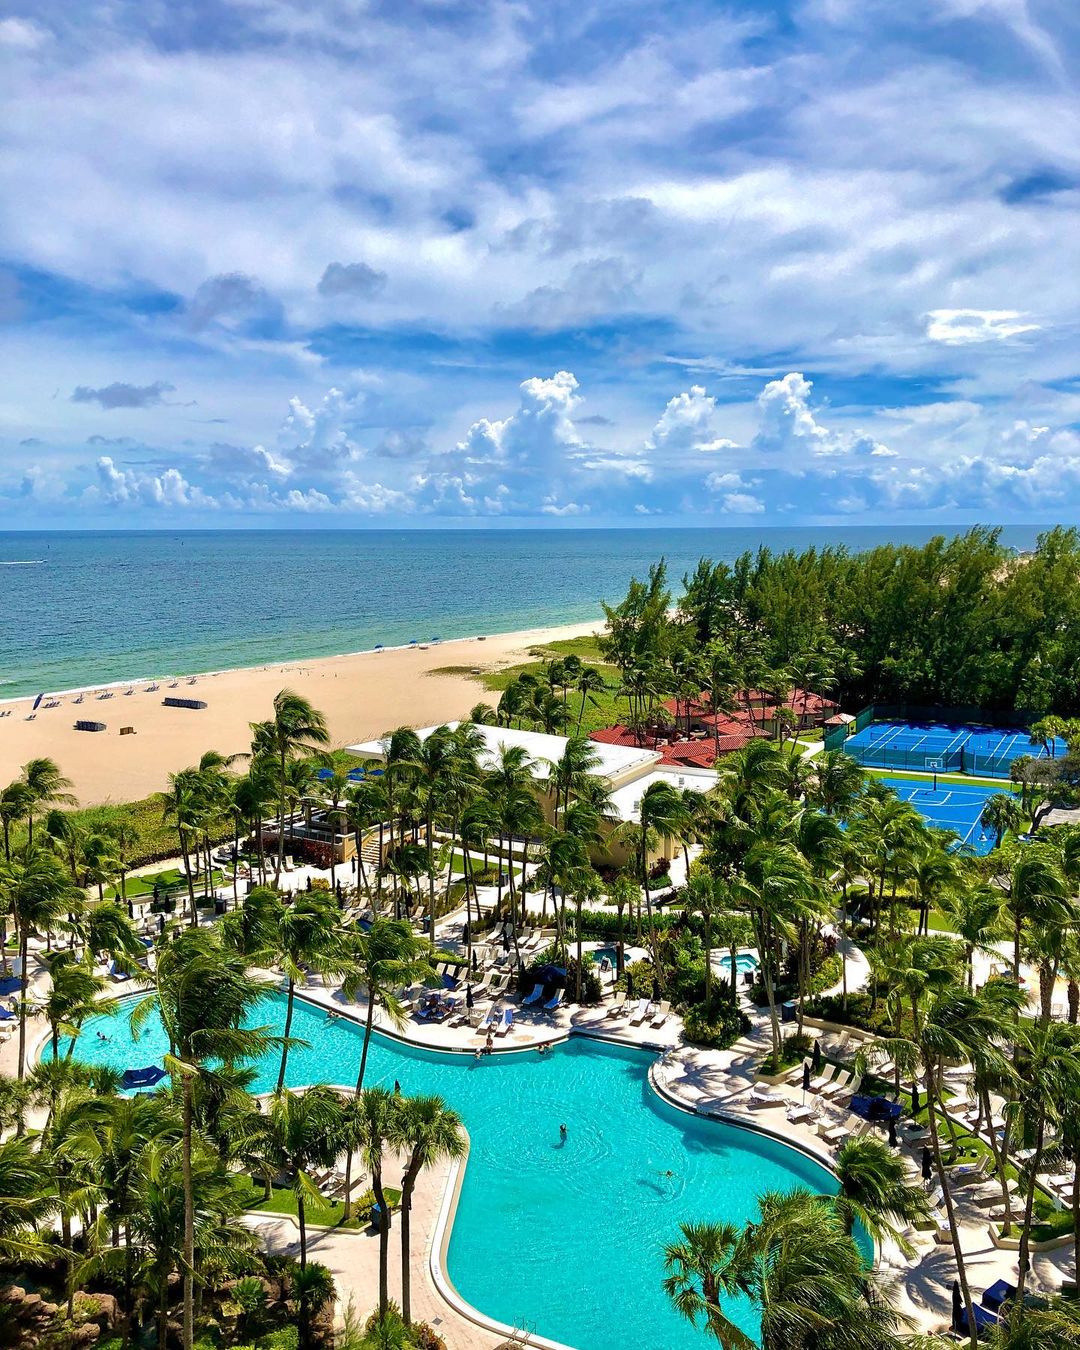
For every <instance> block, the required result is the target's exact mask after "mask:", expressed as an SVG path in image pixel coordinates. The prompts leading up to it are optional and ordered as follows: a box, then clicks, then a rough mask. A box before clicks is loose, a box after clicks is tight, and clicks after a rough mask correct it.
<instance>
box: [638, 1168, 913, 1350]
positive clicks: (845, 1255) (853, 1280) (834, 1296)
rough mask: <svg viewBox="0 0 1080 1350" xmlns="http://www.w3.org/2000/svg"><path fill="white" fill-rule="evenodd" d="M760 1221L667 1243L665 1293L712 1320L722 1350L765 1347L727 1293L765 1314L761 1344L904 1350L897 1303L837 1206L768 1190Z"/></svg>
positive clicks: (691, 1231) (801, 1349)
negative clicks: (734, 1315)
mask: <svg viewBox="0 0 1080 1350" xmlns="http://www.w3.org/2000/svg"><path fill="white" fill-rule="evenodd" d="M758 1204H759V1207H760V1210H761V1217H760V1219H759V1220H758V1221H757V1222H756V1223H749V1224H747V1225H746V1226H745V1227H743V1228H742V1229H737V1228H735V1227H734V1226H732V1225H730V1224H684V1225H683V1227H682V1241H680V1242H676V1243H673V1244H671V1245H670V1246H668V1247H667V1248H666V1249H665V1265H666V1267H667V1270H668V1272H669V1273H668V1276H667V1278H666V1279H665V1280H664V1289H665V1291H666V1293H667V1295H668V1297H669V1298H670V1299H671V1301H672V1304H673V1305H674V1307H675V1308H676V1309H677V1310H678V1311H679V1312H681V1313H682V1315H683V1316H684V1317H686V1318H687V1319H688V1320H689V1321H691V1322H692V1323H694V1324H695V1325H696V1324H697V1322H698V1320H699V1319H700V1320H703V1321H704V1325H705V1330H706V1331H707V1332H708V1333H709V1334H710V1335H711V1336H712V1337H713V1338H714V1339H715V1340H716V1341H717V1343H718V1344H719V1345H721V1346H722V1347H723V1350H754V1347H755V1346H756V1345H757V1344H758V1343H757V1342H755V1341H754V1340H753V1339H751V1338H750V1337H749V1336H747V1335H746V1333H745V1332H744V1331H742V1330H741V1328H740V1327H739V1326H738V1325H737V1323H736V1322H734V1321H732V1320H731V1318H729V1316H728V1315H727V1313H726V1311H725V1308H724V1300H725V1298H734V1297H737V1296H738V1295H743V1296H745V1297H749V1298H751V1299H752V1300H753V1301H754V1303H755V1304H756V1305H757V1306H758V1307H759V1308H760V1310H761V1339H760V1346H761V1350H812V1347H816V1346H826V1345H827V1346H830V1347H833V1350H864V1348H865V1347H868V1346H873V1347H875V1350H887V1348H889V1347H897V1350H899V1347H900V1346H901V1344H902V1342H901V1340H900V1338H899V1337H898V1335H897V1328H898V1327H899V1326H900V1323H901V1319H900V1317H899V1314H898V1313H897V1312H896V1311H895V1310H894V1309H893V1308H892V1307H891V1306H890V1304H889V1303H888V1302H887V1300H886V1298H885V1297H884V1295H883V1293H882V1291H881V1289H880V1288H879V1286H878V1285H877V1283H876V1282H875V1280H874V1277H873V1276H872V1275H871V1274H869V1273H868V1272H867V1268H866V1263H865V1260H864V1258H863V1255H862V1253H861V1252H860V1251H859V1249H858V1247H857V1246H856V1245H855V1242H854V1241H853V1240H852V1238H851V1236H850V1235H849V1234H848V1233H847V1232H845V1231H844V1227H843V1224H842V1223H841V1221H840V1219H839V1218H838V1216H837V1215H836V1213H835V1211H834V1210H833V1209H832V1207H831V1206H830V1205H829V1204H828V1203H827V1202H825V1201H824V1200H822V1199H821V1198H820V1197H819V1196H815V1195H811V1194H810V1193H809V1192H807V1191H799V1190H796V1191H790V1192H788V1193H786V1194H780V1193H767V1194H765V1195H762V1196H760V1197H759V1199H758Z"/></svg>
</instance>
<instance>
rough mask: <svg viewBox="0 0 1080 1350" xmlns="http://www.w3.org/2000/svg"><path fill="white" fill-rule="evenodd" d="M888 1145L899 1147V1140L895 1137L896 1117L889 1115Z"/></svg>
mask: <svg viewBox="0 0 1080 1350" xmlns="http://www.w3.org/2000/svg"><path fill="white" fill-rule="evenodd" d="M889 1147H890V1148H899V1147H900V1141H899V1140H898V1139H897V1137H896V1117H895V1116H890V1117H889Z"/></svg>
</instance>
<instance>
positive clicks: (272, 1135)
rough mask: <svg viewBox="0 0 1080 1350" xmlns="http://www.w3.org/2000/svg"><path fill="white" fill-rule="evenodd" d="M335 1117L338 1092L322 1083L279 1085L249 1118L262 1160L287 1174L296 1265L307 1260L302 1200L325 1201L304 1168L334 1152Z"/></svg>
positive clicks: (325, 1162)
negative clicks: (296, 1236) (262, 1110)
mask: <svg viewBox="0 0 1080 1350" xmlns="http://www.w3.org/2000/svg"><path fill="white" fill-rule="evenodd" d="M337 1120H338V1096H337V1093H336V1092H335V1091H334V1090H333V1088H330V1087H327V1086H326V1084H325V1083H316V1084H315V1086H314V1087H309V1088H307V1089H305V1090H304V1091H303V1092H290V1091H289V1090H288V1089H287V1088H285V1089H282V1088H279V1089H278V1090H277V1092H275V1093H274V1095H273V1096H272V1097H271V1098H270V1101H269V1104H268V1105H267V1108H266V1114H265V1115H256V1116H252V1117H251V1118H250V1120H249V1126H250V1128H251V1129H252V1130H253V1131H255V1132H256V1135H257V1139H258V1147H259V1149H260V1150H261V1153H262V1155H263V1158H264V1160H265V1163H266V1164H267V1166H268V1167H270V1168H272V1169H273V1170H274V1171H275V1172H280V1173H284V1174H285V1175H286V1176H288V1177H289V1178H290V1179H291V1184H292V1192H293V1196H294V1197H295V1199H296V1221H297V1223H298V1225H299V1227H300V1268H301V1269H303V1268H304V1267H305V1266H306V1265H307V1217H306V1216H307V1205H308V1204H309V1203H310V1204H314V1205H320V1204H325V1200H324V1198H323V1196H322V1194H321V1193H320V1191H319V1188H318V1187H317V1186H316V1185H315V1183H314V1181H312V1179H311V1177H310V1176H309V1175H308V1173H309V1172H310V1170H311V1169H312V1168H313V1167H329V1166H331V1165H332V1164H333V1161H334V1159H335V1158H336V1157H337V1152H338V1146H337V1139H336V1135H335V1129H336V1126H337Z"/></svg>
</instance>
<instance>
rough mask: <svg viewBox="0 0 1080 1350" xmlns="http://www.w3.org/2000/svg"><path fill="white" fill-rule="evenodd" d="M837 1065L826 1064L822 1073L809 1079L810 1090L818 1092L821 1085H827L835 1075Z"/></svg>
mask: <svg viewBox="0 0 1080 1350" xmlns="http://www.w3.org/2000/svg"><path fill="white" fill-rule="evenodd" d="M839 1067H840V1066H839V1065H838V1064H827V1065H826V1066H825V1070H824V1072H823V1073H819V1074H818V1076H817V1077H816V1078H812V1079H811V1080H810V1091H811V1092H820V1091H821V1089H822V1088H823V1087H827V1086H828V1085H829V1084H830V1083H831V1082H832V1081H833V1079H834V1078H835V1077H836V1073H837V1070H838V1069H839Z"/></svg>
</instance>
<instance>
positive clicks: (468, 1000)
mask: <svg viewBox="0 0 1080 1350" xmlns="http://www.w3.org/2000/svg"><path fill="white" fill-rule="evenodd" d="M465 1006H466V1008H471V1007H472V1006H473V996H472V985H471V984H467V985H466V986H465Z"/></svg>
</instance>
